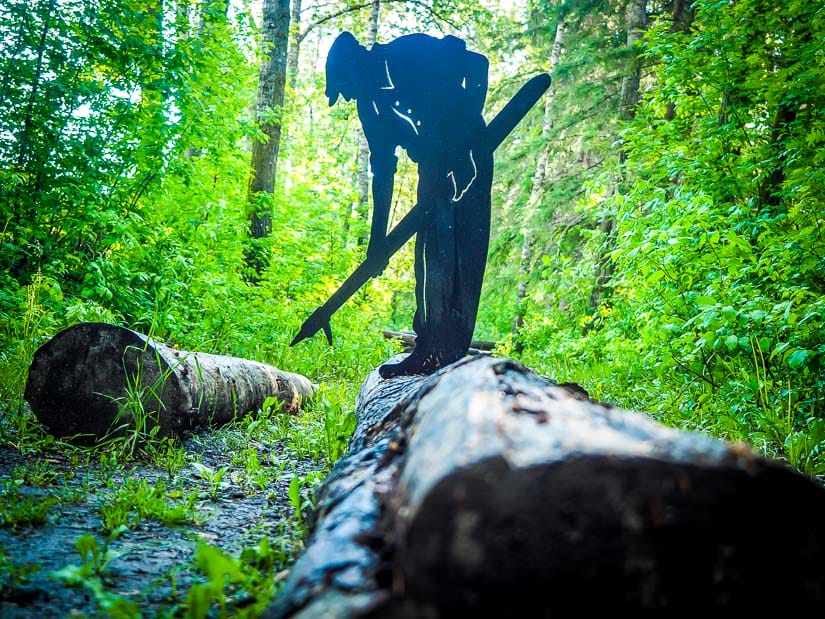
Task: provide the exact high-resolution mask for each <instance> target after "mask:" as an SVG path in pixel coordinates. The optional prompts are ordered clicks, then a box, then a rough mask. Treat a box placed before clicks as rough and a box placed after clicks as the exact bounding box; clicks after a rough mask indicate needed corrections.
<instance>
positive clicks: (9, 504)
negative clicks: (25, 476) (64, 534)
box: [0, 480, 60, 529]
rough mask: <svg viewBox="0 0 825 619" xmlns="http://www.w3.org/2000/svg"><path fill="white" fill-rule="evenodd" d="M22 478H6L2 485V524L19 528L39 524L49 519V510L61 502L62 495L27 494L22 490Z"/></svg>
mask: <svg viewBox="0 0 825 619" xmlns="http://www.w3.org/2000/svg"><path fill="white" fill-rule="evenodd" d="M22 484H23V482H22V480H5V481H3V482H2V486H0V526H3V527H6V528H9V529H17V528H19V527H24V526H39V525H42V524H45V523H46V522H47V521H48V516H49V511H50V510H51V509H52V507H54V506H55V505H57V504H58V503H60V497H58V496H57V495H55V494H52V493H49V494H46V495H45V496H41V495H39V494H38V495H35V494H25V493H23V492H21V491H20V487H21V486H22Z"/></svg>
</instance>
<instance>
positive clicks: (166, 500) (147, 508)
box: [99, 479, 201, 532]
mask: <svg viewBox="0 0 825 619" xmlns="http://www.w3.org/2000/svg"><path fill="white" fill-rule="evenodd" d="M197 498H198V497H197V494H196V493H195V492H191V493H189V494H185V493H183V492H182V491H180V490H176V489H173V488H172V489H170V488H168V487H167V484H166V482H165V481H163V480H158V481H156V482H155V483H154V484H150V483H149V482H147V481H146V480H145V479H142V480H140V481H138V480H136V479H127V480H126V481H125V482H124V483H123V484H122V485H121V486H120V487H119V488H118V489H117V491H116V492H114V493H113V494H112V495H111V496H109V497H107V498H106V499H104V501H103V503H102V504H101V505H100V508H99V509H100V516H101V518H102V520H103V530H104V531H108V532H112V531H117V530H119V529H120V528H121V527H124V526H126V527H133V526H135V525H136V524H137V523H139V522H140V521H142V520H145V519H153V520H157V521H158V522H161V523H163V524H167V525H174V524H181V523H197V522H198V520H199V519H200V518H201V516H200V514H199V513H198V511H197V509H196V507H195V503H196V501H197Z"/></svg>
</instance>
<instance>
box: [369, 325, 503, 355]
mask: <svg viewBox="0 0 825 619" xmlns="http://www.w3.org/2000/svg"><path fill="white" fill-rule="evenodd" d="M383 333H384V338H385V339H388V340H399V341H400V342H401V346H402V347H403V349H404V352H410V351H411V350H412V349H413V348H415V338H416V335H415V331H393V330H391V329H384V330H383ZM495 347H496V343H495V342H488V341H486V340H473V341H472V342H470V351H469V354H471V355H478V354H480V353H482V352H490V351H492V350H493V349H494V348H495Z"/></svg>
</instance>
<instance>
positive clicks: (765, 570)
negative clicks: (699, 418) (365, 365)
mask: <svg viewBox="0 0 825 619" xmlns="http://www.w3.org/2000/svg"><path fill="white" fill-rule="evenodd" d="M356 414H357V416H358V425H357V428H356V430H355V432H354V433H353V436H352V439H351V442H350V445H349V449H348V453H347V455H346V456H345V457H344V458H343V459H342V460H341V461H340V462H339V463H338V464H337V465H336V466H335V468H334V469H333V471H332V473H331V474H330V475H329V477H328V478H327V479H326V480H325V482H324V484H323V485H322V486H321V489H320V491H319V493H318V497H317V511H316V518H317V519H316V524H315V526H314V532H313V535H312V537H311V539H310V540H309V542H308V545H307V549H306V552H305V553H304V555H303V556H302V557H301V558H300V559H299V560H298V562H297V563H296V564H295V566H294V567H293V569H292V572H291V574H290V576H289V578H288V580H287V583H286V585H285V588H284V589H283V591H282V592H281V594H280V596H279V597H278V599H277V600H276V602H275V604H274V605H273V606H272V607H271V608H270V609H269V613H268V616H269V617H302V618H309V617H318V616H328V617H366V616H369V617H372V618H375V617H433V618H436V617H459V616H461V617H463V616H472V617H551V616H552V617H556V616H559V617H568V616H574V613H575V615H582V614H583V611H584V616H591V615H588V614H587V613H590V612H593V611H606V610H609V611H611V614H615V612H616V611H617V610H618V611H631V612H632V613H633V615H632V616H686V615H690V616H693V615H695V614H696V613H697V612H700V611H707V610H708V609H713V610H725V609H730V610H733V609H736V611H737V613H740V612H742V610H743V609H745V610H747V611H750V612H756V611H759V612H764V611H765V609H768V608H778V607H781V606H783V605H785V604H786V603H787V601H788V600H794V603H795V604H799V605H800V607H804V608H806V609H815V610H819V611H821V610H823V608H825V574H823V572H822V569H821V565H822V560H823V558H825V532H823V531H822V528H821V527H820V525H819V523H820V522H821V521H822V518H823V517H825V490H823V488H822V487H820V486H819V485H818V484H816V483H814V482H812V481H811V480H809V479H807V478H805V477H803V476H801V475H799V474H798V473H797V472H795V471H793V470H791V469H789V468H787V467H785V466H784V465H782V464H780V463H778V462H773V461H770V460H766V459H764V458H761V457H759V456H758V455H756V454H755V453H753V452H751V451H750V450H749V449H747V448H744V447H737V446H732V445H729V444H727V443H724V442H721V441H718V440H715V439H712V438H710V437H707V436H704V435H700V434H696V433H688V432H680V431H677V430H674V429H670V428H667V427H664V426H662V425H660V424H658V423H656V422H655V421H653V420H651V419H650V418H649V417H647V416H645V415H642V414H640V413H635V412H630V411H626V410H621V409H618V408H614V407H611V406H608V405H603V404H599V403H596V402H593V401H591V400H589V399H587V395H586V393H585V392H584V391H583V390H582V389H581V388H580V387H577V386H575V385H557V384H555V383H553V382H552V381H550V380H548V379H546V378H543V377H541V376H538V375H536V374H534V373H533V372H531V371H530V370H528V369H527V368H525V367H524V366H522V365H520V364H518V363H516V362H514V361H510V360H502V359H495V358H492V357H486V356H485V357H474V358H472V359H465V360H462V361H459V362H458V363H456V364H453V365H452V366H449V367H447V368H445V369H444V370H443V371H441V372H439V373H437V374H435V375H433V376H430V377H422V376H417V377H415V376H413V377H398V378H394V379H391V380H382V379H381V378H380V377H379V376H378V374H377V372H373V373H371V374H370V376H369V377H368V378H367V380H366V381H365V383H364V385H363V386H362V388H361V391H360V393H359V395H358V398H357V400H356ZM799 514H804V518H801V519H800V518H799ZM665 613H667V614H665ZM757 614H758V613H757Z"/></svg>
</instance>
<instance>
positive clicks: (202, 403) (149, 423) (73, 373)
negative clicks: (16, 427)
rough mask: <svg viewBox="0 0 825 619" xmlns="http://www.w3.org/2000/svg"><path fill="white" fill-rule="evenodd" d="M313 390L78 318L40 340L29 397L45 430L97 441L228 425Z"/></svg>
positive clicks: (292, 407)
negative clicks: (269, 403)
mask: <svg viewBox="0 0 825 619" xmlns="http://www.w3.org/2000/svg"><path fill="white" fill-rule="evenodd" d="M312 395H313V387H312V385H311V383H310V382H309V380H308V379H307V378H305V377H303V376H301V375H299V374H293V373H290V372H283V371H281V370H279V369H277V368H275V367H273V366H271V365H266V364H264V363H258V362H257V361H250V360H248V359H240V358H237V357H227V356H223V355H213V354H207V353H198V352H186V351H183V350H177V349H175V348H172V347H170V346H167V345H165V344H162V343H161V342H158V341H156V340H153V339H151V338H149V337H148V336H146V335H142V334H140V333H137V332H135V331H131V330H129V329H125V328H123V327H117V326H114V325H110V324H105V323H80V324H77V325H74V326H73V327H69V328H68V329H65V330H63V331H61V332H59V333H58V334H57V335H55V336H54V337H53V338H52V339H51V340H49V341H48V342H46V343H45V344H43V346H41V347H40V348H39V349H38V350H37V351H36V352H35V354H34V358H33V360H32V363H31V365H30V367H29V376H28V381H27V383H26V391H25V398H26V401H27V402H28V403H29V405H30V406H31V409H32V411H33V412H34V414H35V415H36V416H37V418H38V419H39V420H40V422H41V423H43V425H44V426H45V427H46V428H47V429H48V431H49V432H50V433H52V434H54V435H56V436H60V437H75V438H77V439H78V440H81V441H84V440H85V441H86V442H90V441H94V440H97V439H100V438H103V437H106V436H110V435H112V434H113V433H115V434H117V433H118V432H124V431H129V430H134V429H138V430H140V431H143V432H147V433H148V432H150V431H152V429H153V428H154V427H156V426H158V430H157V432H158V435H159V436H172V435H180V434H183V433H185V432H188V431H192V430H196V429H198V428H204V427H217V426H220V425H223V424H225V423H227V422H229V421H232V420H233V419H236V418H237V417H239V416H242V415H244V414H245V413H247V412H255V411H257V410H258V409H259V408H260V407H261V405H262V404H263V403H264V401H265V400H266V398H269V397H274V398H276V399H277V400H278V401H279V402H280V403H281V409H282V410H283V411H285V412H294V411H296V410H298V408H299V407H300V405H301V402H302V401H304V400H305V399H307V398H310V397H311V396H312Z"/></svg>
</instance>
